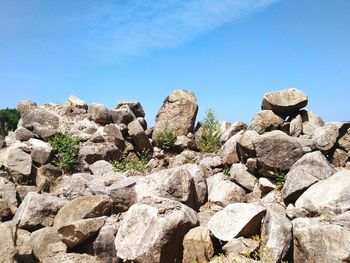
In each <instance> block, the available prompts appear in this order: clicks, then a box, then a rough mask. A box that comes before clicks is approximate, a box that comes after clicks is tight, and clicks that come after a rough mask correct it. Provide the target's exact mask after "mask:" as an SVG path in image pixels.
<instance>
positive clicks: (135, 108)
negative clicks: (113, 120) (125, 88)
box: [116, 101, 145, 118]
mask: <svg viewBox="0 0 350 263" xmlns="http://www.w3.org/2000/svg"><path fill="white" fill-rule="evenodd" d="M124 106H128V107H129V108H130V109H131V110H132V112H133V113H134V115H135V116H136V117H142V118H144V117H145V111H144V110H143V107H142V105H141V103H140V102H139V101H120V102H118V104H117V106H116V109H120V108H122V107H124Z"/></svg>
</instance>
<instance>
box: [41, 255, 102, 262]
mask: <svg viewBox="0 0 350 263" xmlns="http://www.w3.org/2000/svg"><path fill="white" fill-rule="evenodd" d="M62 262H64V263H78V262H79V263H80V262H81V263H105V262H104V261H101V260H99V259H98V258H97V257H94V256H91V255H88V254H77V253H60V254H57V255H56V256H54V257H49V258H46V259H45V260H44V261H43V263H62Z"/></svg>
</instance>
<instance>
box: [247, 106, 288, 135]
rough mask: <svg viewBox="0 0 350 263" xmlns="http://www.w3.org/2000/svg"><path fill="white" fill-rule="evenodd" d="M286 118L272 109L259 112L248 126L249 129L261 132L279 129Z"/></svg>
mask: <svg viewBox="0 0 350 263" xmlns="http://www.w3.org/2000/svg"><path fill="white" fill-rule="evenodd" d="M283 122H284V120H283V119H282V118H281V117H280V116H278V115H276V114H275V113H273V111H271V110H263V111H260V112H258V113H257V114H256V115H255V117H254V118H253V120H252V121H251V122H250V124H249V126H248V128H247V129H248V130H254V131H256V132H257V133H259V134H263V133H265V132H269V131H273V130H277V129H278V128H280V126H281V125H282V124H283Z"/></svg>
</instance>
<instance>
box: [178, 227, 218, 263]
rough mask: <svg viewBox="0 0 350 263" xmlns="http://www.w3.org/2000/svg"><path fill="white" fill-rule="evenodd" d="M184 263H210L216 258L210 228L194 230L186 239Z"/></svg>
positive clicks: (196, 228) (184, 243) (184, 242)
mask: <svg viewBox="0 0 350 263" xmlns="http://www.w3.org/2000/svg"><path fill="white" fill-rule="evenodd" d="M183 247H184V252H183V253H184V254H183V259H182V262H183V263H193V261H197V262H205V261H209V260H210V259H211V258H212V257H213V256H214V244H213V241H212V239H211V236H210V231H209V229H208V228H206V227H203V226H198V227H195V228H192V229H191V230H190V231H189V232H188V233H187V234H186V235H185V237H184V241H183Z"/></svg>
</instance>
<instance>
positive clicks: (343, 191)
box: [295, 170, 350, 214]
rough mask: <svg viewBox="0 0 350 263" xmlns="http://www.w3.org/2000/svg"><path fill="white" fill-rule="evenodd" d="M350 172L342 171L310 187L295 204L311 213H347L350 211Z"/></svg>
mask: <svg viewBox="0 0 350 263" xmlns="http://www.w3.org/2000/svg"><path fill="white" fill-rule="evenodd" d="M349 178H350V171H349V170H340V171H339V172H337V173H335V174H334V175H332V176H331V177H329V178H328V179H325V180H322V181H319V182H317V183H315V184H314V185H312V186H310V188H309V189H307V190H306V191H305V192H304V193H303V194H302V195H301V196H300V197H299V198H298V200H297V201H296V202H295V207H297V208H302V209H305V210H307V211H309V212H314V213H318V214H319V213H321V212H322V211H325V210H326V211H327V210H330V211H333V212H336V213H341V212H345V211H347V210H349V209H350V180H349Z"/></svg>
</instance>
